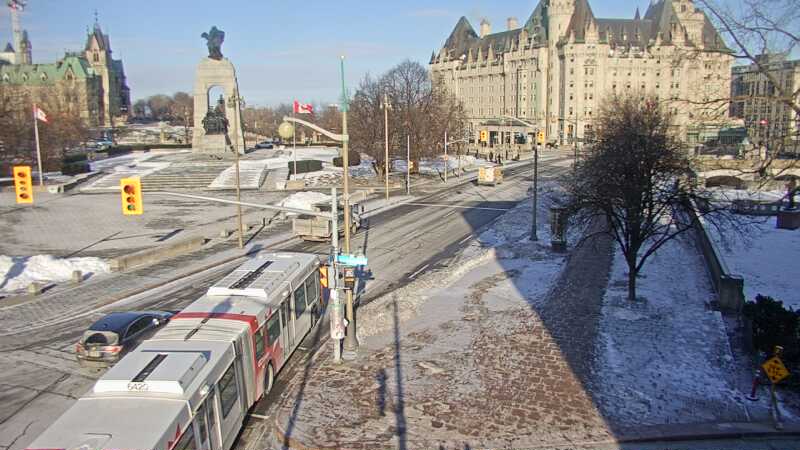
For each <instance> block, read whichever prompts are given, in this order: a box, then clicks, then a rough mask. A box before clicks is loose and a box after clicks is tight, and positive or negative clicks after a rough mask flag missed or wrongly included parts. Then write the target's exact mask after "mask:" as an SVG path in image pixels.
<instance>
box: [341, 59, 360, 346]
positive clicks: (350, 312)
mask: <svg viewBox="0 0 800 450" xmlns="http://www.w3.org/2000/svg"><path fill="white" fill-rule="evenodd" d="M340 63H341V64H340V68H341V74H342V135H343V136H344V140H343V141H342V166H344V167H343V169H344V171H343V172H344V177H343V184H344V253H345V254H348V255H349V254H350V157H349V153H350V144H349V141H350V137H349V136H348V135H347V110H348V109H349V105H348V99H347V91H346V89H345V86H344V56H342V58H341V62H340ZM345 292H346V295H347V304H346V309H345V314H346V318H347V334H346V335H345V339H344V348H345V350H347V351H348V352H351V356H352V357H355V355H353V353H355V352H356V351H357V350H358V339H357V338H356V319H355V314H354V313H355V311H354V309H353V291H352V290H350V289H348V290H346V291H345Z"/></svg>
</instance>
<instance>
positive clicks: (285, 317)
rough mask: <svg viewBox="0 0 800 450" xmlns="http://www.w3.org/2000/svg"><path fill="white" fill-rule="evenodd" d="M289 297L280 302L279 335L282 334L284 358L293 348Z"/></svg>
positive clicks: (292, 326)
mask: <svg viewBox="0 0 800 450" xmlns="http://www.w3.org/2000/svg"><path fill="white" fill-rule="evenodd" d="M291 300H292V298H291V297H286V298H285V299H283V301H282V302H281V323H282V324H283V327H281V335H282V336H283V344H284V346H283V354H284V358H288V357H289V354H290V353H291V352H292V349H294V321H293V320H292V312H291V311H290V308H289V303H290V302H291Z"/></svg>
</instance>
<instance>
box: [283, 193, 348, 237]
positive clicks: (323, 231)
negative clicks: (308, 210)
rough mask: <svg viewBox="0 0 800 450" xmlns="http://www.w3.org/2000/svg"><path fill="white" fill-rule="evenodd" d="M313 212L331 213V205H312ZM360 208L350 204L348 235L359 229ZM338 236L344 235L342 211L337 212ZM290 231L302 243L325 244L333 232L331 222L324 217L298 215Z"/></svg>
mask: <svg viewBox="0 0 800 450" xmlns="http://www.w3.org/2000/svg"><path fill="white" fill-rule="evenodd" d="M313 209H314V211H317V212H327V213H329V212H331V204H330V203H328V202H325V203H317V204H315V205H313ZM359 211H360V207H359V205H358V204H357V203H351V204H350V233H351V234H355V233H356V232H358V230H359V229H360V228H361V214H360V213H359ZM337 226H338V228H339V234H340V235H344V211H343V210H339V222H338V225H337ZM292 231H293V232H294V235H295V236H297V237H299V238H300V239H302V240H304V241H316V242H325V241H330V240H331V235H332V233H333V230H332V229H331V221H330V220H328V219H326V218H324V217H317V216H311V215H305V214H302V215H298V216H296V217H295V218H294V219H292Z"/></svg>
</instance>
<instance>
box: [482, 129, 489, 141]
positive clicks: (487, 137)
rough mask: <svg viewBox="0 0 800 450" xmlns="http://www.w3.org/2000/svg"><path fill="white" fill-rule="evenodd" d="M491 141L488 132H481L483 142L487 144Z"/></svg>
mask: <svg viewBox="0 0 800 450" xmlns="http://www.w3.org/2000/svg"><path fill="white" fill-rule="evenodd" d="M488 140H489V132H488V131H486V130H481V142H487V141H488Z"/></svg>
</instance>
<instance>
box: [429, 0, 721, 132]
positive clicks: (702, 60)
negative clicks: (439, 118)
mask: <svg viewBox="0 0 800 450" xmlns="http://www.w3.org/2000/svg"><path fill="white" fill-rule="evenodd" d="M732 63H733V58H732V57H731V56H730V55H729V53H728V51H727V48H726V47H725V44H724V43H723V41H722V38H721V37H720V35H719V33H718V32H717V30H716V29H715V28H714V27H713V25H712V24H711V22H710V21H709V19H708V17H707V16H706V14H705V13H704V12H703V11H701V10H699V9H698V8H697V6H696V5H695V4H694V3H693V2H692V1H691V0H658V1H654V2H653V3H651V4H650V7H649V8H648V9H647V11H646V12H645V14H644V15H643V16H642V15H641V14H640V13H639V11H638V9H637V10H636V12H635V16H634V18H633V19H600V18H597V17H595V15H594V13H593V12H592V9H591V7H590V6H589V3H588V2H587V0H541V1H540V2H539V5H538V6H537V7H536V9H535V10H534V11H533V14H531V16H530V18H528V20H527V21H526V22H525V23H524V24H523V25H522V26H519V24H518V22H517V20H516V19H514V18H510V19H508V23H507V30H505V31H502V32H499V33H492V32H491V25H490V24H489V23H488V22H487V21H485V20H484V21H482V22H481V24H480V30H479V33H476V32H475V30H474V29H473V27H472V26H471V25H470V23H469V22H468V21H467V19H466V18H464V17H462V18H461V19H460V20H459V21H458V23H457V24H456V26H455V29H454V30H453V32H452V33H451V34H450V37H449V38H447V41H446V42H445V44H444V47H442V49H441V50H440V51H439V52H438V53H437V52H434V54H433V55H432V57H431V62H430V68H431V71H432V74H433V76H434V77H437V76H440V77H441V79H442V80H443V81H444V83H445V85H446V86H447V87H448V88H449V89H450V90H451V91H452V92H454V93H455V94H456V95H457V96H458V97H459V98H460V99H461V100H462V101H463V103H464V106H465V107H466V110H467V115H468V117H469V118H470V123H471V127H472V130H471V132H472V135H473V136H475V140H476V141H477V140H478V136H479V133H480V131H488V132H489V133H488V136H489V143H490V145H496V144H500V143H512V142H514V139H516V141H517V142H520V139H519V138H520V137H521V136H522V135H527V136H532V133H534V131H535V130H533V129H531V128H530V127H526V126H524V124H522V123H521V122H517V121H514V120H509V119H507V118H506V117H505V116H510V117H516V118H520V119H522V120H525V121H526V122H530V123H532V124H534V125H535V126H536V127H537V130H545V133H546V140H547V142H549V143H558V144H569V143H571V142H572V139H573V137H575V136H577V138H578V139H579V141H580V140H581V139H582V138H584V137H587V136H590V135H591V130H592V122H593V118H594V117H595V115H596V114H597V111H598V107H599V104H600V103H601V101H602V99H603V98H604V97H606V96H608V95H610V94H612V93H615V92H616V93H624V92H646V93H652V94H654V95H656V96H658V98H659V100H661V101H664V102H666V104H667V107H668V108H669V110H670V111H671V112H672V113H673V114H675V120H674V123H675V126H676V127H678V129H677V130H676V131H678V132H679V133H680V135H682V136H685V135H686V133H687V130H688V128H690V127H691V126H695V125H700V124H704V123H719V122H720V121H723V120H725V119H726V115H727V111H728V105H727V102H726V101H723V100H721V99H728V98H729V95H730V83H731V82H730V76H731V75H730V74H731V65H732ZM528 142H530V141H528Z"/></svg>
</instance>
